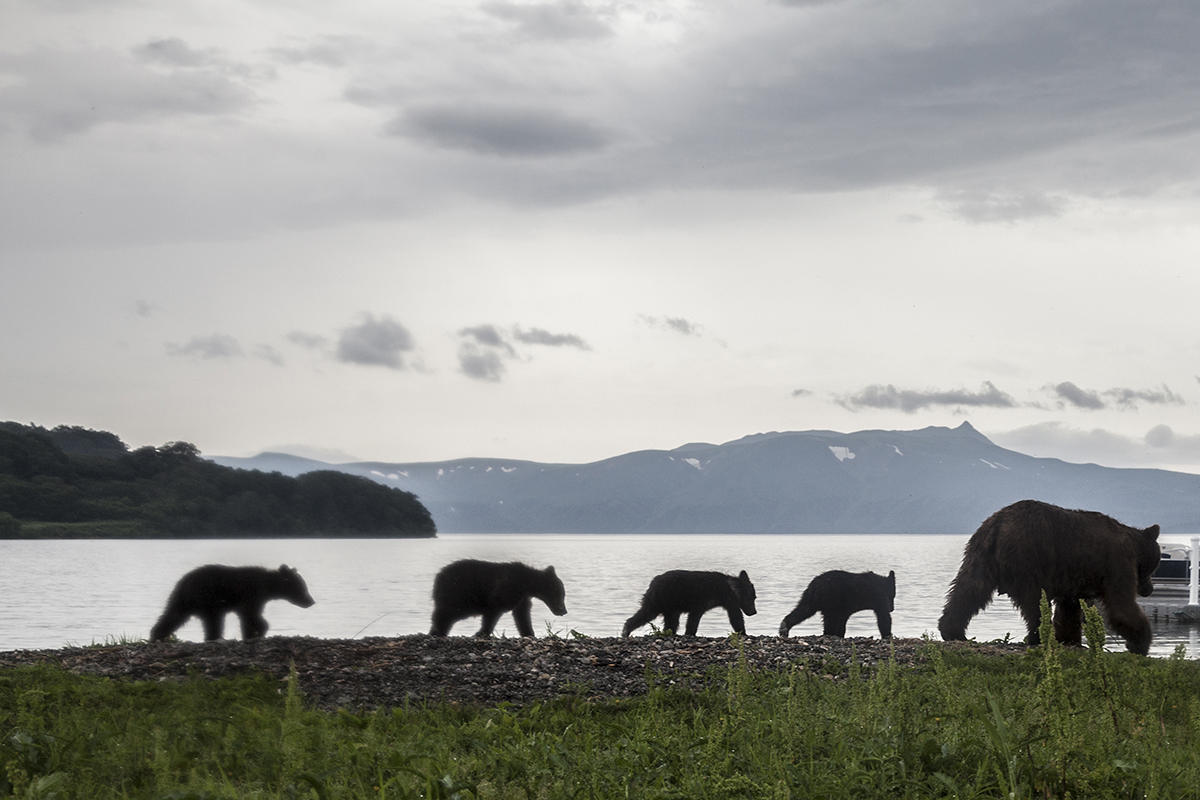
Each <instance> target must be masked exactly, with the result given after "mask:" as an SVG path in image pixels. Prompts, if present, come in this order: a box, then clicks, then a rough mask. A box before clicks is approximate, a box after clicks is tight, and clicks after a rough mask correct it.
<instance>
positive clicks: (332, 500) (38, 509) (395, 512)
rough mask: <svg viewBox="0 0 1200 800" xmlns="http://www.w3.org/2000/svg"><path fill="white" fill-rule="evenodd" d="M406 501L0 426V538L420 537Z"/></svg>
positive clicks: (359, 483) (412, 506) (189, 451)
mask: <svg viewBox="0 0 1200 800" xmlns="http://www.w3.org/2000/svg"><path fill="white" fill-rule="evenodd" d="M435 533H436V527H435V525H434V522H433V518H432V516H430V514H429V511H428V509H426V508H425V506H424V505H422V503H421V502H420V500H418V499H417V497H416V495H414V494H412V493H411V492H405V491H403V490H401V489H396V488H391V487H387V486H382V485H380V484H378V483H375V482H374V481H371V480H368V479H367V478H362V477H359V476H356V475H347V474H345V473H342V472H336V471H333V470H321V471H317V472H309V473H306V474H304V475H301V476H299V477H296V478H292V477H289V476H286V475H282V474H280V473H278V472H270V473H266V472H259V471H249V470H239V469H233V468H231V467H224V466H221V465H219V464H214V463H213V462H211V461H208V460H206V459H204V458H201V456H200V451H199V450H198V449H197V448H196V446H195V445H192V444H190V443H188V442H168V443H167V444H165V445H163V446H162V447H139V448H137V449H135V450H132V451H131V450H130V449H129V447H128V446H127V445H126V444H125V443H124V442H122V441H121V440H120V438H119V437H117V436H116V435H114V434H112V433H109V432H107V431H94V430H90V429H87V428H82V427H77V426H65V425H60V426H58V427H56V428H53V429H49V430H48V429H46V428H42V427H40V426H35V425H21V424H19V423H15V422H0V538H10V539H11V538H38V537H42V536H85V537H92V536H106V535H107V536H113V537H121V538H129V537H134V538H143V537H144V538H203V537H257V536H281V537H291V536H295V537H306V536H311V537H315V536H322V537H339V536H341V537H359V536H363V537H376V536H379V537H393V536H394V537H420V536H433V535H435Z"/></svg>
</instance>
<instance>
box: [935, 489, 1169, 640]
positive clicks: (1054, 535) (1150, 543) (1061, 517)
mask: <svg viewBox="0 0 1200 800" xmlns="http://www.w3.org/2000/svg"><path fill="white" fill-rule="evenodd" d="M1157 542H1158V526H1157V525H1151V526H1150V527H1149V528H1145V529H1140V528H1131V527H1129V526H1127V525H1122V524H1121V523H1119V522H1117V521H1116V520H1115V519H1113V518H1112V517H1108V516H1105V515H1104V514H1101V513H1098V512H1096V511H1071V510H1068V509H1065V508H1059V507H1058V506H1052V505H1050V504H1049V503H1041V502H1038V501H1037V500H1022V501H1020V502H1019V503H1013V504H1012V505H1011V506H1006V507H1005V508H1002V509H1000V510H999V511H997V512H996V513H995V514H992V516H990V517H988V518H987V519H986V520H984V523H983V524H982V525H980V526H979V530H977V531H975V534H974V535H973V536H972V537H971V539H970V541H968V542H967V547H966V550H965V552H964V553H963V561H962V566H961V567H960V568H959V570H958V575H957V576H956V577H955V578H954V580H953V582H951V584H950V592H949V594H947V595H946V606H945V608H944V609H943V611H942V618H941V619H940V620H938V630H939V631H941V633H942V638H943V639H945V640H946V641H952V640H963V639H966V638H967V624H968V623H969V622H970V621H971V618H972V617H974V616H975V615H976V614H978V613H979V612H980V611H982V610H983V609H984V608H985V607H986V606H987V604H988V603H990V602H992V595H993V594H994V593H995V592H1000V593H1001V594H1007V595H1008V597H1009V599H1010V600H1012V603H1013V605H1014V606H1016V607H1017V609H1018V610H1019V611H1020V612H1021V616H1022V617H1024V619H1025V625H1026V626H1027V627H1028V629H1029V636H1028V637H1026V639H1025V641H1027V642H1028V643H1029V644H1033V645H1036V644H1041V637H1040V636H1039V635H1038V626H1039V625H1040V624H1041V619H1042V614H1041V605H1040V604H1041V597H1042V592H1043V591H1044V592H1045V593H1046V597H1047V598H1049V600H1050V601H1051V603H1053V604H1054V636H1055V638H1056V639H1058V640H1059V641H1060V642H1063V643H1064V644H1074V645H1079V644H1082V641H1083V612H1082V611H1081V610H1080V608H1079V601H1080V600H1088V601H1099V605H1100V608H1101V610H1102V611H1103V612H1104V615H1105V617H1106V619H1107V620H1108V624H1109V626H1110V627H1112V629H1113V630H1114V631H1116V632H1117V633H1118V634H1120V635H1121V636H1122V637H1124V639H1125V646H1126V647H1128V648H1129V650H1130V651H1132V652H1134V653H1140V654H1141V655H1146V654H1147V653H1148V652H1149V651H1150V622H1149V620H1147V619H1146V614H1145V613H1144V612H1143V611H1142V609H1141V607H1140V606H1139V605H1138V603H1137V599H1136V597H1135V595H1138V594H1140V595H1142V596H1143V597H1145V596H1148V595H1149V594H1150V593H1151V592H1152V591H1153V590H1154V586H1153V584H1152V583H1151V580H1150V576H1151V575H1153V574H1154V570H1155V569H1156V568H1157V567H1158V562H1159V549H1158V544H1157Z"/></svg>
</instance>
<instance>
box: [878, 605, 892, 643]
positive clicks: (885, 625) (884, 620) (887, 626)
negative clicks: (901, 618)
mask: <svg viewBox="0 0 1200 800" xmlns="http://www.w3.org/2000/svg"><path fill="white" fill-rule="evenodd" d="M875 622H876V623H877V624H878V625H879V638H880V639H890V638H892V615H891V613H889V612H887V611H876V612H875Z"/></svg>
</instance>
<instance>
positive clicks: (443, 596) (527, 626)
mask: <svg viewBox="0 0 1200 800" xmlns="http://www.w3.org/2000/svg"><path fill="white" fill-rule="evenodd" d="M533 597H536V598H537V599H538V600H541V601H542V602H543V603H545V604H546V605H547V606H549V607H550V610H551V611H552V612H553V613H554V615H555V616H557V617H561V616H562V615H563V614H566V613H567V606H566V591H565V590H564V589H563V584H562V581H561V580H559V578H558V576H557V575H556V574H554V567H546V568H545V569H534V568H533V567H530V566H527V565H525V564H522V563H521V562H519V561H511V562H508V563H503V564H498V563H495V562H492V561H476V560H475V559H470V558H468V559H463V560H462V561H455V562H454V563H452V564H447V565H446V566H444V567H442V568H441V570H439V571H438V574H437V575H436V576H435V577H434V579H433V627H432V628H430V630H429V635H430V636H445V635H446V634H448V633H450V628H451V627H453V626H454V623H456V622H458V621H459V620H462V619H466V618H467V617H474V616H476V615H483V625H482V626H481V627H480V628H479V632H478V633H476V634H475V635H476V636H491V635H492V631H493V630H494V629H495V627H496V622H497V621H498V620H499V619H500V616H501V615H502V614H505V613H507V612H509V611H511V612H512V615H513V621H514V622H516V623H517V633H519V634H520V635H522V636H533V635H534V633H533V621H532V620H531V619H530V617H529V614H530V610H531V609H532V606H533V602H532V600H531V599H530V598H533Z"/></svg>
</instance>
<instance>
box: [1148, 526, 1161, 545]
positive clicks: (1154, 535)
mask: <svg viewBox="0 0 1200 800" xmlns="http://www.w3.org/2000/svg"><path fill="white" fill-rule="evenodd" d="M1146 538H1147V539H1149V540H1150V541H1152V542H1156V541H1158V526H1157V525H1151V526H1150V527H1149V528H1146Z"/></svg>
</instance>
